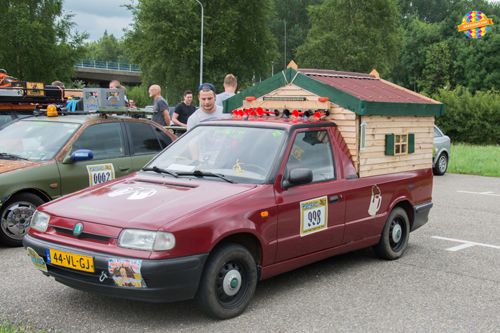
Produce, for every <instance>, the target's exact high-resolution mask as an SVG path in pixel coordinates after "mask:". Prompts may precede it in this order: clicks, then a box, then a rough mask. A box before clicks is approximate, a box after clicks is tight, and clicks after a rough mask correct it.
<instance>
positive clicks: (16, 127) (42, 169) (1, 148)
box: [0, 115, 176, 246]
mask: <svg viewBox="0 0 500 333" xmlns="http://www.w3.org/2000/svg"><path fill="white" fill-rule="evenodd" d="M175 139H176V136H175V135H173V134H171V133H170V131H168V130H166V129H164V128H163V127H161V126H160V125H158V124H156V123H153V122H151V121H149V120H146V119H134V118H129V117H123V116H114V117H113V116H97V115H66V116H61V115H59V116H55V117H47V116H40V117H28V118H24V119H20V120H18V121H15V122H12V123H11V124H9V125H7V126H6V127H4V128H3V129H2V130H0V243H1V244H3V245H7V246H21V245H22V244H21V241H22V238H23V236H24V235H25V234H26V233H27V231H28V229H29V226H30V221H31V217H32V215H33V213H34V212H35V210H36V208H37V207H38V206H39V205H41V204H43V203H45V202H48V201H50V200H53V199H57V198H59V197H61V196H63V195H66V194H69V193H72V192H75V191H78V190H81V189H83V188H85V187H88V186H93V185H96V184H100V183H103V182H106V181H109V180H111V179H115V178H118V177H121V176H125V175H128V174H130V173H132V172H135V171H137V170H139V169H141V168H142V167H143V166H144V165H145V164H146V163H147V162H149V160H151V159H152V158H153V157H154V156H155V155H156V154H158V153H159V152H160V151H161V150H163V149H164V148H166V147H167V146H168V145H169V144H170V143H172V141H173V140H175Z"/></svg>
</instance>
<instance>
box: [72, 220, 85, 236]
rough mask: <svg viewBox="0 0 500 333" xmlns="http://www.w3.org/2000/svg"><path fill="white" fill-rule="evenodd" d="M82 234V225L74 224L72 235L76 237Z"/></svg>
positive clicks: (79, 223) (80, 223)
mask: <svg viewBox="0 0 500 333" xmlns="http://www.w3.org/2000/svg"><path fill="white" fill-rule="evenodd" d="M82 232H83V223H82V222H78V223H77V224H75V227H74V228H73V235H75V237H78V236H80V235H81V234H82Z"/></svg>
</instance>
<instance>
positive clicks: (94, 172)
mask: <svg viewBox="0 0 500 333" xmlns="http://www.w3.org/2000/svg"><path fill="white" fill-rule="evenodd" d="M87 171H88V173H89V186H94V185H97V184H101V183H104V182H107V181H110V180H112V179H115V170H114V169H113V164H111V163H109V164H99V165H87Z"/></svg>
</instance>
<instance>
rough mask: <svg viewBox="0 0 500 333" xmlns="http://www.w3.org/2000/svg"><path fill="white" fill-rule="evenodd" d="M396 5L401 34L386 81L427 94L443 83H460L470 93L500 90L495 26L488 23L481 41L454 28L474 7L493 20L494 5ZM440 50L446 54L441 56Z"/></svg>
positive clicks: (443, 1)
mask: <svg viewBox="0 0 500 333" xmlns="http://www.w3.org/2000/svg"><path fill="white" fill-rule="evenodd" d="M399 5H400V8H401V10H402V17H401V26H402V27H404V29H405V34H404V39H403V48H402V50H401V54H400V56H399V59H398V61H397V62H395V63H394V64H393V66H392V70H391V73H390V75H389V76H388V79H389V80H391V81H392V82H394V83H397V84H399V85H402V86H404V87H406V88H409V89H412V90H414V91H417V92H419V91H422V92H425V93H433V92H434V91H435V90H436V88H437V87H442V85H443V83H445V82H447V81H449V83H450V85H449V87H448V88H454V87H456V86H458V85H461V86H463V87H467V88H469V90H470V91H476V90H482V91H487V90H489V89H492V88H494V89H500V66H498V65H499V64H500V56H499V54H500V36H499V34H498V32H497V28H496V26H495V25H493V26H490V29H489V31H488V33H487V34H486V36H484V37H482V38H479V39H471V38H468V37H467V36H466V35H465V34H464V33H463V32H459V31H458V29H457V26H458V25H459V24H461V22H462V18H463V17H464V15H465V14H467V13H468V12H469V11H472V10H478V11H481V12H483V13H485V14H486V15H487V16H488V18H492V19H493V22H497V20H498V17H499V15H500V6H499V4H498V3H490V2H488V1H486V0H458V1H447V0H438V1H428V0H417V1H414V0H399ZM439 54H441V55H442V56H444V58H441V59H440V58H439ZM438 63H439V64H438ZM424 72H425V73H424ZM437 72H439V74H438V73H437Z"/></svg>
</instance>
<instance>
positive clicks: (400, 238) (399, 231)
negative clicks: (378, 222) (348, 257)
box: [373, 207, 410, 260]
mask: <svg viewBox="0 0 500 333" xmlns="http://www.w3.org/2000/svg"><path fill="white" fill-rule="evenodd" d="M409 238H410V222H409V220H408V215H406V212H405V210H404V209H403V208H401V207H396V208H394V209H393V210H392V211H391V213H390V214H389V216H388V217H387V221H386V222H385V226H384V230H382V235H381V236H380V241H379V243H378V244H377V245H375V246H374V247H373V249H374V250H375V253H376V254H377V255H378V256H379V257H380V258H382V259H388V260H394V259H398V258H399V257H401V256H402V255H403V253H404V252H405V250H406V247H407V246H408V240H409Z"/></svg>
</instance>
